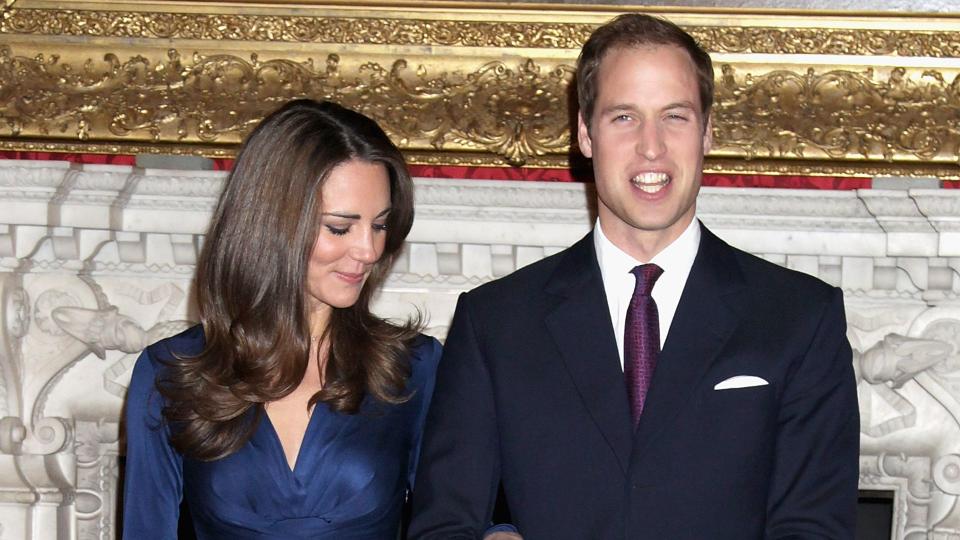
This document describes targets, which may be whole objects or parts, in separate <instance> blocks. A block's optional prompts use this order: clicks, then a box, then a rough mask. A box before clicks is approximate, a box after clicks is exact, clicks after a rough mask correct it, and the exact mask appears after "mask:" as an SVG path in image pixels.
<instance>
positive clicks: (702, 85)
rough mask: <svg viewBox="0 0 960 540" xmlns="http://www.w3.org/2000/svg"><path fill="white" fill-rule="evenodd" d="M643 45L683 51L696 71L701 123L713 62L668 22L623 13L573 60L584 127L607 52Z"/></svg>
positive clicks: (705, 115)
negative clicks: (688, 56)
mask: <svg viewBox="0 0 960 540" xmlns="http://www.w3.org/2000/svg"><path fill="white" fill-rule="evenodd" d="M645 45H674V46H677V47H680V48H681V49H683V50H685V51H687V53H688V54H689V55H690V58H691V59H692V60H693V64H694V65H695V66H696V69H697V83H698V86H699V90H700V109H701V112H702V113H703V121H704V123H706V121H707V118H709V117H710V107H711V106H713V62H711V61H710V55H709V54H707V52H706V51H704V50H703V49H702V48H701V47H700V45H699V44H697V42H696V40H694V39H693V37H692V36H691V35H690V34H688V33H686V32H685V31H683V29H682V28H680V27H679V26H677V25H675V24H673V23H672V22H670V21H667V20H665V19H661V18H658V17H651V16H650V15H643V14H640V13H627V14H624V15H620V16H619V17H617V18H615V19H613V20H611V21H610V22H608V23H606V24H604V25H603V26H601V27H599V28H597V29H596V30H594V32H593V33H592V34H590V38H589V39H587V42H586V43H584V44H583V49H582V50H581V51H580V58H579V59H578V60H577V101H578V102H579V105H580V113H581V114H582V115H583V121H584V123H586V124H587V125H588V126H589V125H590V118H591V117H592V116H593V107H594V104H595V102H596V99H597V72H598V71H599V70H600V62H601V60H603V57H604V56H605V55H606V54H607V52H609V51H611V50H613V49H618V48H631V47H642V46H645Z"/></svg>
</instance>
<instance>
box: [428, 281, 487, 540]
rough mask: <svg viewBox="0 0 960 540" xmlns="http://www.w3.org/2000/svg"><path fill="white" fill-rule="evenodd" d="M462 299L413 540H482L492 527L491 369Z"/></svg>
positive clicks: (440, 383)
mask: <svg viewBox="0 0 960 540" xmlns="http://www.w3.org/2000/svg"><path fill="white" fill-rule="evenodd" d="M469 300H470V296H469V295H461V296H460V300H459V302H458V303H457V309H456V312H455V314H454V317H453V323H452V324H451V327H450V333H449V335H448V337H447V341H446V343H445V344H444V351H443V357H442V360H441V361H440V366H439V368H438V370H437V383H436V389H435V391H434V394H433V402H432V403H431V405H430V411H429V413H428V414H427V422H426V429H425V432H424V435H423V447H422V450H421V453H420V464H419V467H418V474H417V483H416V487H415V488H414V491H413V519H412V522H411V524H410V532H409V537H410V538H412V539H426V540H429V539H443V540H450V539H471V540H472V539H478V538H481V537H482V534H483V533H484V531H485V530H486V529H487V527H488V526H489V524H490V517H491V515H492V514H493V505H494V502H495V500H496V495H497V487H498V485H499V481H500V464H499V438H498V433H497V422H496V411H495V406H494V399H493V388H492V385H491V380H490V373H489V371H488V365H487V363H486V361H485V358H484V354H483V350H482V348H481V343H480V339H479V337H478V335H477V330H476V327H475V322H474V319H473V316H472V314H471V309H470V301H469Z"/></svg>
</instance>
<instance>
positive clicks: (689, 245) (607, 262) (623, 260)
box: [593, 216, 700, 282]
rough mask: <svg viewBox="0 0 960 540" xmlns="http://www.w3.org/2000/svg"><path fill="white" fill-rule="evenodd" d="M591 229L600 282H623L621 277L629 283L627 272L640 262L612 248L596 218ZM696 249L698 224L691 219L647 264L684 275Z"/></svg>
mask: <svg viewBox="0 0 960 540" xmlns="http://www.w3.org/2000/svg"><path fill="white" fill-rule="evenodd" d="M593 230H594V233H593V243H594V247H595V248H596V251H597V262H598V263H599V264H600V273H601V275H602V277H603V280H604V282H607V281H608V279H625V276H629V279H631V280H632V279H634V278H633V276H631V275H630V271H631V270H633V268H634V267H635V266H637V265H638V264H643V262H641V261H638V260H636V259H634V258H633V257H631V256H630V255H629V254H627V253H626V252H625V251H623V250H622V249H620V248H619V247H617V246H616V245H614V243H613V242H611V241H610V239H609V238H607V235H605V234H604V233H603V227H601V226H600V219H599V218H597V221H596V225H595V226H594V229H593ZM699 247H700V221H699V220H698V219H696V216H694V219H693V220H691V221H690V225H688V226H687V228H686V229H684V231H683V232H682V233H680V236H679V237H677V239H676V240H674V241H673V242H671V243H670V245H668V246H667V247H665V248H664V249H663V251H661V252H660V253H657V254H656V255H655V256H654V257H653V259H651V260H650V261H649V262H651V263H654V264H656V265H657V266H659V267H660V268H662V269H663V272H664V274H667V273H669V272H674V273H680V272H682V273H683V275H684V276H686V274H687V273H689V271H690V268H691V267H692V266H693V260H694V259H695V258H696V256H697V250H698V249H699Z"/></svg>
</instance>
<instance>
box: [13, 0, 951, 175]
mask: <svg viewBox="0 0 960 540" xmlns="http://www.w3.org/2000/svg"><path fill="white" fill-rule="evenodd" d="M0 3H3V7H2V8H0V9H2V18H0V149H6V150H35V151H59V152H95V153H104V152H105V153H122V154H140V153H168V154H191V155H205V156H214V157H217V156H219V157H229V156H232V155H233V154H234V152H235V151H236V148H237V143H238V142H239V141H240V140H241V138H242V136H243V134H244V133H245V132H246V131H247V130H249V129H250V128H251V126H252V125H253V124H255V123H256V122H257V121H258V120H259V119H260V118H261V117H262V116H263V114H264V113H265V112H266V111H268V110H270V109H271V108H273V107H275V106H277V104H278V103H280V102H283V101H285V100H288V99H290V98H293V97H298V96H310V97H314V98H323V99H332V100H334V101H338V102H340V103H343V104H344V105H346V106H349V107H352V108H355V109H358V110H361V111H363V112H364V113H366V114H368V115H370V116H371V117H373V118H375V119H376V120H377V121H378V122H380V123H381V125H382V126H384V128H385V129H386V130H387V131H388V132H389V133H390V134H391V135H392V136H393V137H395V140H396V141H397V142H398V143H399V144H400V146H401V147H402V148H403V149H404V151H405V152H406V153H407V155H408V157H409V158H410V159H411V161H413V162H415V163H421V164H438V165H447V164H455V165H480V166H504V165H508V164H510V165H524V166H531V167H566V166H568V163H569V160H570V130H569V126H570V119H571V118H572V113H571V110H572V107H571V105H570V104H571V103H572V100H571V96H570V94H569V90H568V85H569V82H570V80H571V76H572V73H573V66H574V64H575V62H576V57H577V54H578V51H579V47H580V44H581V43H582V42H583V41H584V39H585V38H586V37H587V36H588V35H589V34H590V32H591V31H592V29H593V28H595V27H596V26H597V25H598V24H600V23H602V22H603V21H605V20H607V19H609V18H610V17H612V16H613V15H614V14H616V13H619V12H622V11H625V10H628V9H633V8H627V7H624V6H617V7H615V8H614V7H609V8H607V7H583V6H581V7H570V6H564V5H535V4H527V5H511V6H509V7H504V6H502V5H498V4H493V3H487V4H483V3H466V2H431V1H429V0H425V1H419V2H401V1H381V2H366V3H358V2H349V3H348V2H336V1H328V2H324V3H319V2H312V1H310V0H300V1H299V2H293V1H286V0H259V1H257V2H254V1H243V0H241V1H234V2H220V1H208V0H203V1H193V2H181V1H162V0H153V1H151V0H120V1H116V0H110V1H107V0H75V1H71V2H69V3H67V2H54V1H49V0H0ZM348 4H349V5H348ZM64 5H67V6H69V7H63V6H64ZM636 9H643V10H644V11H647V12H655V13H657V14H659V15H661V16H664V17H667V18H669V19H671V20H673V21H675V22H677V23H678V24H680V25H681V26H683V27H684V28H686V29H687V30H688V31H689V32H691V33H692V34H693V35H694V36H695V37H696V38H697V39H698V40H700V41H701V43H702V44H703V45H704V46H705V48H707V50H709V51H710V52H711V53H712V55H713V57H714V62H715V66H716V77H717V96H716V97H717V99H716V106H715V109H714V114H715V118H714V126H715V128H714V129H715V131H714V141H715V145H714V146H715V148H714V151H713V152H712V153H711V155H710V157H709V159H708V164H707V168H708V170H710V171H714V172H737V173H772V174H812V175H817V174H826V175H845V176H846V175H849V176H879V175H891V176H911V175H913V176H937V177H940V178H944V179H958V178H960V167H958V162H960V16H904V15H897V16H889V15H880V14H856V15H851V14H849V13H839V12H834V13H825V12H797V11H756V10H752V11H747V10H716V9H713V10H707V9H685V10H679V9H654V8H636Z"/></svg>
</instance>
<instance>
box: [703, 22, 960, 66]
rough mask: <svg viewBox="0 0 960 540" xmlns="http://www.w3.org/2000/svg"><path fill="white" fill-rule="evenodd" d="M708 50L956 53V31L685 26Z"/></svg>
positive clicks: (959, 44) (942, 55)
mask: <svg viewBox="0 0 960 540" xmlns="http://www.w3.org/2000/svg"><path fill="white" fill-rule="evenodd" d="M686 30H687V31H688V32H690V34H691V35H693V37H695V38H696V39H697V41H699V42H700V44H701V45H702V46H703V47H704V48H706V49H707V50H708V51H710V52H719V53H753V54H844V55H858V56H859V55H869V56H879V55H884V56H886V55H897V56H928V57H934V58H958V57H960V36H958V35H957V32H936V31H913V30H873V29H859V28H858V29H844V28H761V27H746V26H696V27H689V26H688V27H686Z"/></svg>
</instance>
